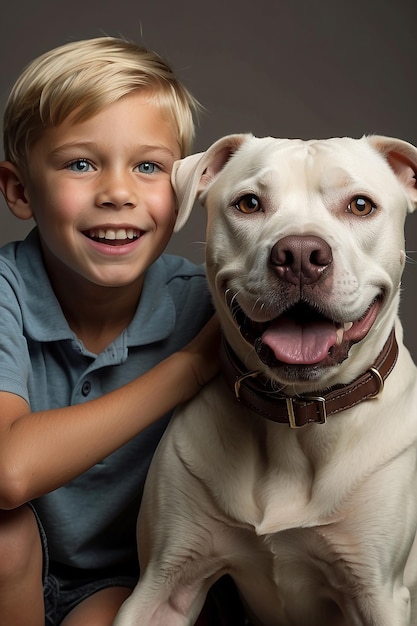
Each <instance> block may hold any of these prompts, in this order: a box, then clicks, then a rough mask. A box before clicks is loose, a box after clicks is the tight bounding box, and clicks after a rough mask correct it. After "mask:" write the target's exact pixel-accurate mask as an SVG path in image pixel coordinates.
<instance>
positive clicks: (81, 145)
mask: <svg viewBox="0 0 417 626" xmlns="http://www.w3.org/2000/svg"><path fill="white" fill-rule="evenodd" d="M72 149H77V150H83V149H85V150H92V149H93V150H94V149H99V146H98V144H97V143H96V142H95V141H74V142H72V141H71V142H68V143H64V144H62V145H61V146H58V147H57V148H55V149H54V150H52V151H51V153H50V154H51V156H54V155H59V154H61V153H62V152H65V151H66V150H72ZM133 152H137V153H138V154H140V153H149V152H158V153H161V152H162V153H165V154H166V156H167V157H169V158H171V159H174V160H176V159H177V158H178V157H177V156H176V155H175V154H174V152H173V151H172V150H171V149H170V148H168V147H167V146H165V145H151V144H149V145H148V144H139V145H138V146H137V147H135V148H133Z"/></svg>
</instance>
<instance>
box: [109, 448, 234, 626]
mask: <svg viewBox="0 0 417 626" xmlns="http://www.w3.org/2000/svg"><path fill="white" fill-rule="evenodd" d="M221 530H222V524H221V522H220V521H219V520H218V519H216V515H215V514H214V511H213V510H212V503H211V501H210V499H209V498H208V496H207V489H205V487H204V485H202V483H201V482H200V481H199V480H197V479H196V478H195V476H194V475H193V473H192V472H191V471H190V468H189V467H186V465H185V463H184V462H183V459H181V458H180V457H179V455H178V446H177V447H176V446H175V444H174V443H173V438H172V437H171V438H165V439H164V440H163V442H161V445H160V447H159V448H158V451H157V453H156V455H155V457H154V460H153V463H152V466H151V469H150V471H149V474H148V478H147V482H146V488H145V493H144V496H143V500H142V505H141V510H140V514H139V519H138V549H139V561H140V569H141V576H140V580H139V583H138V585H137V586H136V588H135V589H134V591H133V593H132V595H131V597H130V598H129V599H128V600H127V601H126V602H125V603H124V605H123V606H122V608H121V610H120V612H119V614H118V616H117V618H116V620H115V622H114V626H193V624H194V623H195V621H196V620H197V618H198V616H199V614H200V612H201V609H202V607H203V604H204V601H205V597H206V594H207V592H208V590H209V588H210V587H211V586H212V584H213V583H214V582H215V581H216V580H217V579H218V578H220V576H221V575H222V574H223V573H225V571H226V567H225V560H224V557H222V556H221V555H222V550H221V549H220V548H222V547H223V544H221V545H220V544H219V541H220V543H221V541H222V540H221V539H219V537H222V536H223V535H224V532H223V533H222V531H221Z"/></svg>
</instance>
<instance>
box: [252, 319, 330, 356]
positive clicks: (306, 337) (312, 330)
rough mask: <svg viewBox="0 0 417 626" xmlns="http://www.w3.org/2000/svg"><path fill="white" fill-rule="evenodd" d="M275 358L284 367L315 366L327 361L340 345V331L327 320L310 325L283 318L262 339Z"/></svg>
mask: <svg viewBox="0 0 417 626" xmlns="http://www.w3.org/2000/svg"><path fill="white" fill-rule="evenodd" d="M262 342H263V343H264V344H265V345H267V346H269V348H271V350H272V351H273V353H274V354H275V358H276V359H278V361H283V362H284V363H291V364H298V365H301V364H303V365H312V364H313V363H319V362H320V361H322V360H323V359H325V358H326V356H327V353H328V351H329V349H330V348H331V347H332V346H334V345H335V343H336V328H335V326H334V325H333V324H332V323H331V322H327V321H325V320H323V321H318V322H311V323H309V324H306V325H304V326H303V325H301V324H297V323H296V322H294V321H293V320H290V319H287V318H280V319H279V320H276V321H275V322H273V323H272V324H271V325H270V327H269V328H268V330H267V331H265V332H264V334H263V335H262Z"/></svg>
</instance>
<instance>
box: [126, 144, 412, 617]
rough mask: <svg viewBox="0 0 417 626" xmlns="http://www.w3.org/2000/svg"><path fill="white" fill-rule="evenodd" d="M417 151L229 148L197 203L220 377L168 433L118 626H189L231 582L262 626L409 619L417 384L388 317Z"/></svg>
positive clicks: (212, 159)
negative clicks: (203, 212) (219, 331)
mask: <svg viewBox="0 0 417 626" xmlns="http://www.w3.org/2000/svg"><path fill="white" fill-rule="evenodd" d="M416 171H417V149H416V148H414V147H413V146H411V145H410V144H408V143H406V142H404V141H400V140H397V139H391V138H386V137H377V136H373V137H367V138H366V137H364V138H362V139H360V140H355V139H350V138H343V139H328V140H322V141H305V142H304V141H300V140H287V139H273V138H263V139H259V138H255V137H252V136H251V135H233V136H229V137H225V138H223V139H221V140H220V141H218V142H216V143H215V144H214V145H213V146H212V147H211V148H210V149H209V150H207V152H205V153H202V154H199V155H193V156H191V157H188V158H186V159H184V160H183V161H180V162H178V163H177V164H176V165H175V166H174V172H173V184H174V187H175V189H176V191H177V195H178V198H179V202H180V210H179V216H178V227H181V225H182V224H183V223H184V222H185V221H186V219H187V216H188V214H189V212H190V210H191V207H192V205H193V202H194V200H195V198H196V197H198V199H199V201H200V203H201V204H202V205H203V206H205V207H206V209H207V214H208V229H207V257H206V261H207V275H208V279H209V283H210V286H211V289H212V292H213V298H214V302H215V305H216V309H217V311H218V315H219V317H220V320H221V323H222V327H223V330H224V335H225V339H226V341H225V346H224V354H223V366H222V370H223V372H222V374H221V375H219V376H218V377H217V378H216V379H215V380H214V381H213V382H212V383H210V384H208V385H207V386H206V387H205V388H204V389H203V390H202V392H201V393H200V394H199V395H198V396H197V397H196V398H195V399H194V400H192V401H191V402H189V403H188V404H187V405H186V406H184V407H183V408H182V409H181V410H180V411H179V412H178V413H177V415H176V417H175V418H174V419H173V420H172V422H171V425H170V427H169V429H168V430H167V432H166V435H165V436H164V438H163V440H162V442H161V445H160V446H159V448H158V451H157V453H156V456H155V459H154V462H153V464H152V467H151V470H150V473H149V478H148V481H147V486H146V490H145V495H144V499H143V506H142V509H141V512H140V516H139V531H138V537H139V553H140V564H141V569H142V576H141V580H140V582H139V584H138V586H137V588H136V589H135V590H134V592H133V594H132V596H131V598H130V599H128V600H127V602H126V603H125V605H124V606H123V607H122V609H121V612H120V614H119V617H118V618H117V619H116V622H115V624H117V626H149V625H152V626H157V625H158V626H186V625H187V626H188V625H191V624H193V623H194V622H195V620H196V618H197V616H198V614H199V612H200V610H201V607H202V605H203V602H204V598H205V595H206V592H207V590H208V589H209V587H210V586H211V585H212V584H213V582H214V581H215V580H216V579H218V578H219V577H220V576H221V575H223V574H225V573H228V574H230V575H231V576H232V577H233V579H234V581H235V582H236V585H237V587H238V589H239V592H240V594H241V597H242V599H243V602H244V604H245V606H246V608H247V612H248V614H249V615H250V616H251V619H252V620H253V623H254V624H260V625H263V626H405V625H409V624H413V625H414V626H416V625H417V548H416V543H417V542H416V541H415V536H416V528H417V376H416V368H415V366H414V364H413V362H412V360H411V358H410V355H409V353H408V351H407V350H406V348H405V347H404V345H403V342H402V329H401V324H400V321H399V319H398V317H397V309H398V304H399V293H400V281H401V274H402V271H403V268H404V263H405V252H404V235H403V230H404V220H405V217H406V214H407V212H411V211H413V210H414V209H415V208H416V206H417V188H416V179H415V175H416Z"/></svg>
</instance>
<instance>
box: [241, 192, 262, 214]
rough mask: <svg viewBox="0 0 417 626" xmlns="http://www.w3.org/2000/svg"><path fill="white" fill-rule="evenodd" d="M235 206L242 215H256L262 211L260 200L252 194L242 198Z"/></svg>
mask: <svg viewBox="0 0 417 626" xmlns="http://www.w3.org/2000/svg"><path fill="white" fill-rule="evenodd" d="M234 206H235V207H236V208H237V210H238V211H240V212H241V213H256V211H261V209H262V207H261V203H260V202H259V199H258V198H257V197H256V196H254V195H253V194H251V193H248V194H246V195H245V196H242V197H241V198H240V199H239V200H238V201H237V202H236V203H235V205H234Z"/></svg>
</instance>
